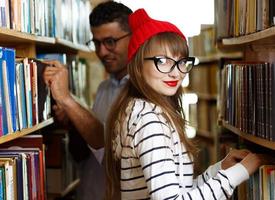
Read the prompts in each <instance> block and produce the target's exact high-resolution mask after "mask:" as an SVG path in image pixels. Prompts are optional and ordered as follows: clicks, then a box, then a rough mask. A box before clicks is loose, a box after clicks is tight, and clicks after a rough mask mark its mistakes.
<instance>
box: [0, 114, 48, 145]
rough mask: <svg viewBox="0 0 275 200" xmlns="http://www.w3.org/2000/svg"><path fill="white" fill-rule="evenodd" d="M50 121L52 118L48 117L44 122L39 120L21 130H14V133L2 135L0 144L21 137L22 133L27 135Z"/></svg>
mask: <svg viewBox="0 0 275 200" xmlns="http://www.w3.org/2000/svg"><path fill="white" fill-rule="evenodd" d="M52 123H53V118H49V119H47V120H45V121H44V122H41V123H39V124H37V125H35V126H33V127H31V128H27V129H23V130H22V131H16V132H15V133H9V134H7V135H4V136H2V137H0V144H3V143H5V142H8V141H11V140H14V139H16V138H19V137H22V136H24V135H28V134H30V133H32V132H34V131H37V130H39V129H42V128H44V127H46V126H48V125H50V124H52Z"/></svg>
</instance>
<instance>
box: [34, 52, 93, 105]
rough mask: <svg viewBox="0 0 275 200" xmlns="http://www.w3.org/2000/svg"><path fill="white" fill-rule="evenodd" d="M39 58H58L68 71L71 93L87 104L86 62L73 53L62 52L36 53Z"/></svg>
mask: <svg viewBox="0 0 275 200" xmlns="http://www.w3.org/2000/svg"><path fill="white" fill-rule="evenodd" d="M37 58H38V59H39V60H58V61H59V62H60V63H61V64H63V65H65V66H66V67H67V68H68V71H69V88H70V91H71V93H72V94H73V95H75V96H76V97H77V98H78V99H79V100H80V101H82V102H85V103H86V104H87V105H89V103H88V101H89V100H88V98H87V97H86V96H87V95H88V94H87V93H88V91H87V89H88V88H87V81H88V77H87V76H88V75H87V73H88V72H87V63H86V61H85V60H84V59H79V58H78V57H77V56H74V55H67V54H64V53H46V54H38V55H37Z"/></svg>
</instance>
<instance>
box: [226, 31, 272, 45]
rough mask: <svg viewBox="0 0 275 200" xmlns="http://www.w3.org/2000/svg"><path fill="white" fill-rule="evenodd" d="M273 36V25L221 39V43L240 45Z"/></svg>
mask: <svg viewBox="0 0 275 200" xmlns="http://www.w3.org/2000/svg"><path fill="white" fill-rule="evenodd" d="M274 36H275V26H273V27H270V28H268V29H265V30H262V31H258V32H255V33H251V34H248V35H244V36H239V37H234V38H224V39H222V44H223V45H225V46H226V45H241V44H247V43H252V42H256V41H259V40H263V39H266V38H269V37H274Z"/></svg>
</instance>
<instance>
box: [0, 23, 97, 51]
mask: <svg viewBox="0 0 275 200" xmlns="http://www.w3.org/2000/svg"><path fill="white" fill-rule="evenodd" d="M0 43H1V46H3V45H7V46H18V44H34V45H35V46H37V47H38V48H40V49H42V50H45V51H56V50H58V51H60V52H64V53H68V52H72V53H78V52H82V53H83V54H89V53H91V52H92V51H91V50H90V49H89V48H88V47H87V46H86V45H82V44H74V43H73V42H71V41H68V40H65V39H60V38H52V37H43V36H37V35H34V34H30V33H24V32H20V31H16V30H12V29H8V28H2V27H1V28H0Z"/></svg>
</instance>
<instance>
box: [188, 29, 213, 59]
mask: <svg viewBox="0 0 275 200" xmlns="http://www.w3.org/2000/svg"><path fill="white" fill-rule="evenodd" d="M215 31H216V30H215V26H214V25H201V32H200V34H199V35H196V36H193V37H189V38H188V44H189V54H190V55H192V56H200V57H203V56H209V55H214V54H216V53H217V48H216V41H215V40H216V36H215V34H216V33H215ZM198 47H199V48H198Z"/></svg>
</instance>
